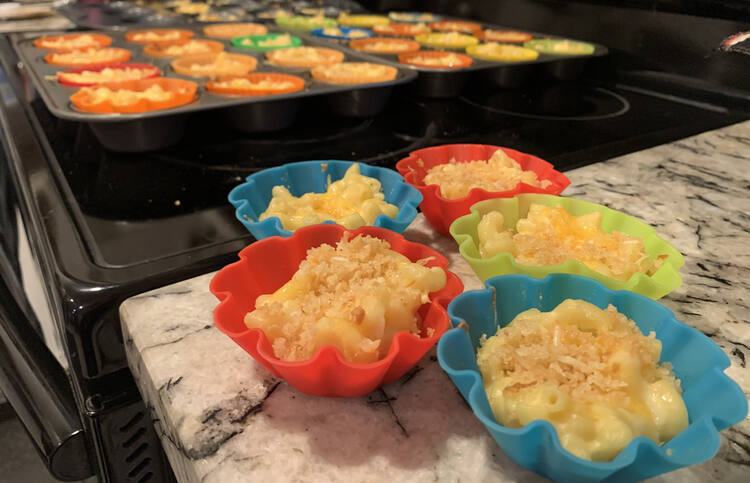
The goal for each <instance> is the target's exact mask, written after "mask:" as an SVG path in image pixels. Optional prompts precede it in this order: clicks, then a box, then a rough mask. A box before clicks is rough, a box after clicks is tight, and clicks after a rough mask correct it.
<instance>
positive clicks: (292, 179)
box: [228, 160, 422, 240]
mask: <svg viewBox="0 0 750 483" xmlns="http://www.w3.org/2000/svg"><path fill="white" fill-rule="evenodd" d="M353 164H355V163H353V162H351V161H336V160H327V161H301V162H298V163H288V164H284V165H281V166H277V167H274V168H269V169H264V170H263V171H259V172H257V173H254V174H252V175H250V176H248V177H247V179H246V181H245V182H244V183H242V184H241V185H239V186H237V187H235V188H234V189H233V190H232V191H230V192H229V197H228V198H229V202H230V203H232V205H234V207H235V209H236V210H235V216H236V217H237V219H238V220H240V222H242V224H243V225H245V228H247V229H248V231H249V232H250V233H252V234H253V236H254V237H255V238H256V239H258V240H260V239H263V238H267V237H270V236H283V237H288V236H291V235H292V232H291V231H288V230H285V229H284V227H283V226H282V225H281V220H280V219H279V218H278V217H276V216H273V217H270V218H266V219H265V220H263V221H259V220H258V218H259V217H260V215H261V214H262V213H263V212H264V211H266V209H267V208H268V204H269V203H270V202H271V197H272V196H271V191H272V189H273V187H274V186H279V185H283V186H285V187H286V188H288V189H289V191H290V192H291V193H292V195H294V196H302V195H303V194H305V193H311V192H314V193H323V192H325V191H326V189H327V187H328V183H329V181H330V182H333V181H337V180H339V179H341V178H343V177H344V173H345V172H346V170H347V169H349V167H351V166H352V165H353ZM357 164H358V165H359V170H360V174H362V175H363V176H369V177H371V178H375V179H377V180H378V181H380V183H381V188H382V190H383V194H384V195H385V201H386V202H388V203H391V204H393V205H396V206H397V207H398V215H397V216H396V218H390V217H388V216H385V215H378V217H377V218H376V219H375V223H374V226H376V227H382V228H386V229H388V230H392V231H395V232H398V233H401V232H403V231H404V230H405V229H406V227H408V226H409V224H410V223H411V222H412V221H414V218H416V216H417V205H419V203H420V201H422V195H420V194H419V191H417V190H416V189H415V188H413V187H412V186H409V185H408V184H406V183H404V180H403V178H401V176H399V175H398V173H396V172H395V171H393V170H391V169H388V168H380V167H377V166H369V165H366V164H362V163H357ZM326 223H334V222H333V221H327V222H326Z"/></svg>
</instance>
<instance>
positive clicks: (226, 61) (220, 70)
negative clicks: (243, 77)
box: [188, 52, 247, 75]
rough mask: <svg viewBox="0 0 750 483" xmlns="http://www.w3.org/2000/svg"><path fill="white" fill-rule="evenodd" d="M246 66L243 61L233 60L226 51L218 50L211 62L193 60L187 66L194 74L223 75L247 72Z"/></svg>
mask: <svg viewBox="0 0 750 483" xmlns="http://www.w3.org/2000/svg"><path fill="white" fill-rule="evenodd" d="M246 66H247V64H246V63H245V62H241V61H239V60H234V59H232V58H231V57H229V56H228V55H227V53H226V52H220V53H219V54H217V56H216V59H215V60H214V61H213V62H207V63H201V62H194V63H192V64H190V65H189V66H188V69H189V70H190V71H191V72H194V73H196V74H212V75H225V74H235V73H238V72H247V68H246Z"/></svg>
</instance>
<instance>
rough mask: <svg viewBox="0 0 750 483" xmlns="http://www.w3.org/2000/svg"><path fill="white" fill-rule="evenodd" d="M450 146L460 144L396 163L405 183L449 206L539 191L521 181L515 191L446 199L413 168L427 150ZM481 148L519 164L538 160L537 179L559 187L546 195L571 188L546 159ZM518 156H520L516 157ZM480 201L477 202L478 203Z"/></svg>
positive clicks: (473, 191)
mask: <svg viewBox="0 0 750 483" xmlns="http://www.w3.org/2000/svg"><path fill="white" fill-rule="evenodd" d="M448 146H458V144H445V145H438V146H429V147H427V148H422V149H418V150H416V151H412V152H410V153H409V156H407V157H406V158H404V159H402V160H400V161H398V162H397V163H396V170H397V171H398V172H399V174H400V175H401V176H402V177H403V178H404V181H406V182H407V183H408V184H409V185H411V186H414V187H415V188H417V189H418V190H419V191H420V192H421V193H423V195H424V194H425V193H430V194H431V195H432V196H434V197H435V198H436V199H437V200H438V201H439V202H441V203H449V204H456V205H458V204H460V203H465V202H466V200H468V199H470V198H472V197H479V198H480V200H479V201H482V200H485V199H490V198H502V197H507V195H508V194H511V193H518V194H522V193H524V191H521V190H523V189H524V187H528V188H526V189H529V188H530V189H537V188H536V187H535V186H531V185H529V184H526V183H523V182H520V181H519V183H518V184H517V185H516V186H515V187H514V188H513V189H511V190H506V191H487V190H485V189H483V188H472V189H470V190H469V193H468V194H467V195H466V196H464V197H462V198H455V199H451V198H445V197H443V195H442V194H441V193H440V190H439V188H440V186H439V185H436V184H424V182H423V179H422V180H419V181H417V180H416V179H415V175H416V171H415V170H414V169H413V167H412V166H413V164H415V163H416V162H417V161H418V160H419V159H420V157H419V156H420V152H422V151H424V150H427V149H436V148H445V147H448ZM481 146H489V147H494V148H497V149H502V150H503V151H504V152H505V153H506V154H508V156H510V157H511V158H513V160H514V161H516V162H518V163H519V164H520V161H519V158H524V159H523V161H524V164H526V161H527V160H532V159H533V160H536V161H537V162H540V163H541V164H542V167H543V168H544V169H543V170H534V169H532V171H534V173H536V175H537V177H539V178H542V179H546V180H548V181H550V182H551V183H552V186H554V187H555V188H557V187H559V191H557V192H556V193H555V192H551V191H545V192H544V193H546V194H560V193H562V192H563V191H565V189H566V188H567V187H568V186H570V179H569V178H568V177H567V176H565V174H564V173H562V172H560V171H557V170H556V169H555V167H554V165H553V164H552V163H550V162H549V161H546V160H544V159H542V158H540V157H537V156H534V155H533V154H529V153H523V152H521V151H517V150H515V149H510V148H505V147H502V146H495V145H492V144H483V145H481ZM509 153H510V154H509ZM511 154H512V155H511ZM516 155H518V156H516ZM438 164H447V162H446V163H438ZM436 166H437V164H436ZM522 167H524V169H525V166H522ZM543 176H544V177H543ZM503 195H505V196H503ZM423 197H424V198H425V199H426V198H427V197H426V196H423ZM479 201H477V203H478V202H479Z"/></svg>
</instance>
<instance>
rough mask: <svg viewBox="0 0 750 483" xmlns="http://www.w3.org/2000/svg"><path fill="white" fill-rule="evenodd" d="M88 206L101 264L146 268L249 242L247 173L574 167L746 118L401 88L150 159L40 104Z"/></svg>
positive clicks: (578, 91) (638, 102) (212, 136)
mask: <svg viewBox="0 0 750 483" xmlns="http://www.w3.org/2000/svg"><path fill="white" fill-rule="evenodd" d="M32 106H33V109H34V111H35V113H36V115H37V117H38V119H39V120H40V123H41V126H42V128H43V131H44V134H45V135H46V137H47V140H48V141H49V142H50V144H51V146H52V150H53V152H54V155H55V157H56V158H57V160H58V162H59V164H60V168H61V171H62V173H63V176H64V181H65V182H66V183H67V184H68V185H69V187H70V192H71V193H72V194H73V197H74V203H75V205H76V209H78V210H80V214H81V216H80V219H81V224H82V225H83V226H81V227H79V229H80V230H81V231H82V232H83V233H84V235H85V238H87V239H88V240H89V251H90V253H91V258H92V260H93V262H94V263H95V264H97V265H99V266H102V267H112V268H114V267H131V266H139V265H140V266H143V267H144V270H145V273H147V272H148V268H147V266H148V264H149V263H150V262H153V261H155V260H161V259H165V258H171V257H174V263H175V264H179V263H181V261H180V260H181V259H183V257H185V256H190V252H191V251H193V250H196V249H200V248H203V247H206V246H211V245H216V244H220V243H223V242H227V241H232V240H246V242H247V243H250V242H251V241H252V237H251V236H250V235H249V234H248V233H247V232H246V231H245V230H244V228H243V227H242V225H241V224H240V223H239V222H237V221H236V220H235V219H234V212H233V208H232V207H231V205H229V203H228V202H227V199H226V196H227V194H228V193H229V191H230V190H231V189H232V188H233V187H234V186H236V185H237V184H239V183H241V182H242V180H243V179H244V178H245V177H246V176H248V175H249V174H251V173H253V172H255V171H257V170H260V169H263V168H267V167H270V166H277V165H279V164H283V163H287V162H292V161H303V160H310V159H349V160H357V161H363V162H367V163H372V164H378V165H383V166H391V167H392V166H393V165H394V164H395V163H396V161H398V160H399V159H401V158H402V157H404V156H405V155H406V154H407V153H408V152H409V151H411V150H414V149H418V148H420V147H423V146H430V145H436V144H447V143H460V142H468V143H486V144H496V145H501V146H507V147H511V148H514V149H518V150H520V151H525V152H529V153H533V154H535V155H538V156H540V157H542V158H545V159H547V160H549V161H550V162H552V163H553V164H555V166H556V167H557V168H558V169H561V170H566V169H570V168H572V167H577V166H582V165H585V164H589V163H592V162H597V161H601V160H604V159H607V158H610V157H613V156H617V155H620V154H623V153H625V152H631V151H635V150H639V149H643V148H646V147H649V146H651V145H654V144H659V143H663V142H667V141H669V140H671V139H677V138H679V137H683V136H687V135H690V134H693V133H697V132H700V131H704V130H707V129H711V128H713V127H718V126H720V125H724V124H729V123H731V122H733V121H735V120H739V119H741V117H739V116H732V115H729V114H725V113H720V112H714V111H710V110H704V109H699V108H696V107H693V106H689V105H685V104H680V103H675V102H670V101H668V100H665V99H661V98H658V97H652V96H647V95H644V94H641V93H635V92H630V91H620V90H618V89H615V88H612V87H604V86H600V85H595V84H588V83H584V82H543V83H537V84H531V85H527V86H524V87H522V88H518V89H492V88H487V87H478V88H471V89H467V90H466V91H465V92H464V94H463V96H461V97H458V98H456V99H449V100H434V99H425V98H419V97H415V96H412V95H409V94H408V93H407V92H405V91H402V92H398V93H396V95H395V96H394V98H393V99H392V101H391V102H390V105H389V107H388V108H387V109H386V111H385V112H384V113H383V114H381V115H380V116H378V117H376V118H371V119H346V118H337V117H331V116H330V115H328V114H327V113H326V112H324V111H322V110H321V109H319V108H318V107H317V106H316V105H315V104H314V103H313V104H310V105H308V106H305V107H304V108H303V109H302V111H301V113H300V114H299V116H298V120H297V121H296V123H295V124H294V125H293V126H292V127H291V128H289V129H286V130H284V131H280V132H274V133H262V134H255V135H248V134H243V133H238V132H235V131H232V130H229V129H227V128H225V127H223V126H222V125H221V123H220V122H214V120H212V119H211V118H210V117H205V116H204V117H196V118H193V119H192V120H191V121H190V124H189V128H188V133H187V134H186V136H185V138H184V140H183V142H182V143H180V144H179V145H178V146H176V147H173V148H168V149H165V150H162V151H158V152H153V153H139V154H122V153H114V152H109V151H106V150H104V149H103V148H102V147H101V146H100V145H99V144H98V143H97V141H96V139H95V138H94V136H93V134H92V133H91V132H90V130H89V128H88V127H87V126H86V125H84V124H77V123H70V122H66V121H60V120H58V119H55V118H53V117H52V116H51V115H50V114H49V112H47V111H46V109H45V108H44V106H43V104H42V103H41V102H40V101H39V100H38V99H37V100H35V101H34V102H33V103H32Z"/></svg>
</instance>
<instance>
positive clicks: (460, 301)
mask: <svg viewBox="0 0 750 483" xmlns="http://www.w3.org/2000/svg"><path fill="white" fill-rule="evenodd" d="M485 286H486V287H487V288H486V289H484V290H472V291H468V292H464V293H463V294H461V295H459V296H458V297H456V298H455V299H454V300H453V301H452V302H451V303H450V305H449V306H448V315H450V318H451V324H452V325H453V327H454V328H453V329H451V330H449V331H448V332H446V333H445V334H444V335H443V337H442V338H441V339H440V342H439V343H438V349H437V354H438V360H439V361H440V366H441V367H442V368H443V369H444V370H445V371H446V372H447V373H448V375H449V376H450V378H451V379H452V380H453V382H454V383H455V385H456V387H458V390H459V391H460V392H461V395H462V396H463V397H464V399H466V401H467V402H468V403H469V406H470V407H471V409H472V411H474V414H475V415H476V416H477V418H479V420H480V421H481V422H482V424H484V426H485V427H486V428H487V430H488V431H489V433H490V434H491V435H492V437H493V438H494V439H495V441H497V444H498V445H499V446H500V448H501V449H502V450H503V452H504V453H505V454H506V455H507V456H509V457H510V458H511V459H513V460H514V461H515V462H516V463H518V464H520V465H521V466H523V467H525V468H528V469H530V470H532V471H535V472H537V473H539V474H541V475H543V476H546V477H547V478H550V479H552V480H555V481H562V482H576V483H579V482H590V481H601V480H607V481H638V480H642V479H646V478H651V477H653V476H656V475H659V474H662V473H666V472H668V471H673V470H676V469H679V468H682V467H685V466H689V465H693V464H697V463H701V462H703V461H706V460H708V459H710V458H711V457H713V456H714V455H715V454H716V451H717V450H718V449H719V444H720V440H719V434H718V431H721V430H722V429H725V428H728V427H729V426H732V425H733V424H736V423H738V422H740V421H742V420H744V419H745V418H746V417H747V400H746V399H745V394H744V393H743V391H742V389H741V388H740V387H739V386H738V385H737V383H736V382H734V381H733V380H732V379H730V378H729V377H728V376H727V375H726V374H725V373H724V372H723V371H724V370H725V369H726V368H727V367H729V365H730V360H729V358H728V357H727V355H726V354H725V353H724V351H722V350H721V349H720V348H719V346H717V345H716V344H715V343H713V342H712V341H711V340H710V339H709V338H708V337H706V336H705V335H703V334H702V333H700V332H699V331H698V330H696V329H694V328H692V327H688V326H687V325H685V324H683V323H682V322H680V321H678V320H677V319H676V318H675V316H674V314H673V313H672V312H671V311H669V310H668V309H667V308H666V307H664V306H662V305H661V304H659V303H658V302H655V301H653V300H650V299H648V298H646V297H644V296H642V295H638V294H636V293H633V292H629V291H625V290H620V291H614V290H610V289H608V288H606V287H605V286H604V285H602V284H601V283H599V282H597V281H596V280H592V279H590V278H587V277H581V276H578V275H570V274H553V275H549V276H548V277H546V278H543V279H536V278H533V277H529V276H527V275H504V276H500V277H493V278H491V279H489V280H487V281H486V282H485ZM566 299H581V300H585V301H587V302H590V303H592V304H594V305H596V306H598V307H600V308H606V307H607V306H608V305H610V304H611V305H614V306H615V308H617V311H618V312H620V313H622V314H624V315H626V316H627V317H628V318H629V319H631V320H633V321H634V322H635V323H636V325H637V326H638V328H639V329H640V330H641V332H642V333H644V334H648V333H650V332H651V331H653V332H654V333H655V335H656V338H657V339H658V340H659V341H661V344H662V352H661V361H660V362H669V363H671V364H672V368H673V370H674V372H675V376H676V377H677V378H679V379H680V382H681V387H682V389H683V394H682V397H683V400H684V401H685V405H686V406H687V410H688V419H689V426H688V427H687V429H685V430H684V431H682V432H681V433H679V434H678V435H677V436H675V437H674V438H672V439H671V440H670V441H668V442H667V443H666V444H664V445H663V446H659V445H657V444H656V443H655V442H654V441H652V440H650V439H648V438H644V437H637V438H635V439H633V440H632V441H631V442H630V444H628V445H627V446H626V447H625V448H624V449H623V450H622V451H621V452H620V453H619V454H618V455H617V456H616V457H615V458H614V459H613V460H612V461H607V462H593V461H589V460H584V459H582V458H579V457H577V456H575V455H573V454H572V453H570V452H569V451H567V450H565V449H564V448H563V447H562V445H561V444H560V440H559V438H558V436H557V431H556V430H555V428H554V426H552V424H550V423H549V422H547V421H544V420H536V421H532V422H531V423H529V424H527V425H526V426H523V427H521V428H509V427H506V426H502V425H500V424H499V423H498V422H497V421H496V419H495V417H494V415H493V413H492V409H491V408H490V404H489V400H488V398H487V393H486V391H485V389H484V385H483V383H482V376H481V374H480V372H479V367H478V366H477V361H476V351H477V349H478V348H479V346H480V344H479V341H480V338H481V337H482V336H483V335H485V334H486V335H488V336H490V335H494V334H495V333H496V332H497V329H498V327H504V326H505V325H507V324H508V323H509V322H510V321H511V320H513V319H514V318H515V317H516V315H518V314H519V313H521V312H523V311H525V310H528V309H533V308H535V309H538V310H540V311H542V312H548V311H550V310H552V309H554V308H555V307H556V306H557V305H559V304H560V303H561V302H562V301H564V300H566Z"/></svg>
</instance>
